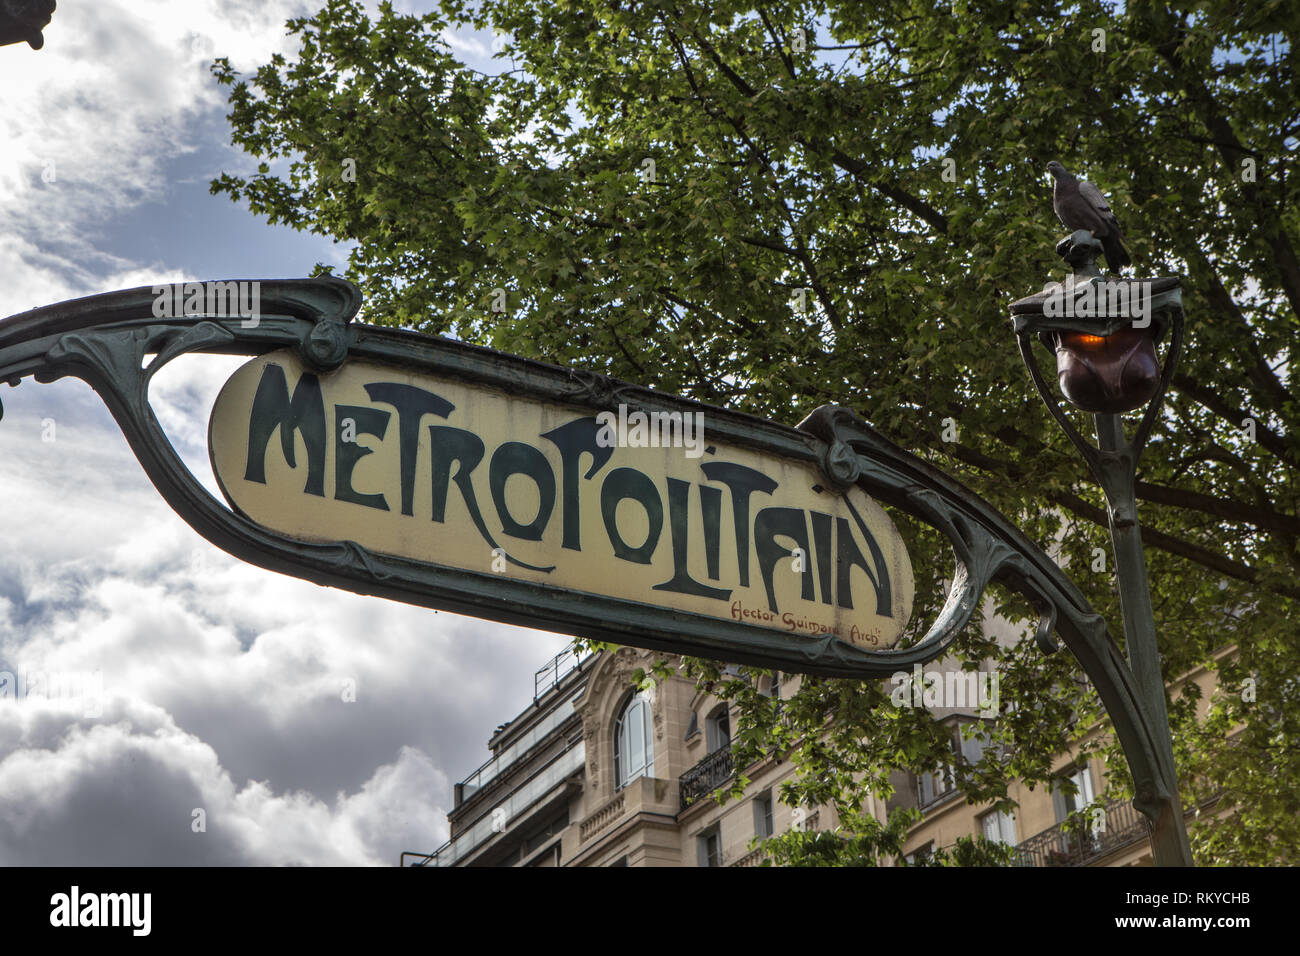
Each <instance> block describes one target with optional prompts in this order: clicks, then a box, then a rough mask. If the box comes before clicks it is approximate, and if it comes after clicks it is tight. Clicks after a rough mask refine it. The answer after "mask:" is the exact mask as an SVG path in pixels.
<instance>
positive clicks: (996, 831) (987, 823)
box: [980, 810, 1016, 846]
mask: <svg viewBox="0 0 1300 956" xmlns="http://www.w3.org/2000/svg"><path fill="white" fill-rule="evenodd" d="M980 830H981V831H982V832H983V834H984V838H985V839H986V840H992V841H993V842H994V843H1006V844H1008V845H1009V846H1015V845H1016V818H1015V816H1014V815H1013V814H1010V813H1003V812H1002V811H1001V810H994V811H993V812H992V813H986V814H984V816H982V817H980Z"/></svg>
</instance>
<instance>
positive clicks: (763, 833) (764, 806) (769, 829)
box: [754, 790, 776, 840]
mask: <svg viewBox="0 0 1300 956" xmlns="http://www.w3.org/2000/svg"><path fill="white" fill-rule="evenodd" d="M774 832H776V828H775V827H774V826H773V825H772V791H771V790H768V791H767V792H766V793H760V794H759V795H758V796H757V797H755V798H754V835H755V836H756V837H758V838H759V839H760V840H766V839H767V838H768V837H770V836H771V835H772V834H773V833H774Z"/></svg>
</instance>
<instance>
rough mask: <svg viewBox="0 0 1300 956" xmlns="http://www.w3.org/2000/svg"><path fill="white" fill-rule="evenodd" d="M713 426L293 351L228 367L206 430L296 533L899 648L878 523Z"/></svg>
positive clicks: (257, 516) (810, 469) (246, 496)
mask: <svg viewBox="0 0 1300 956" xmlns="http://www.w3.org/2000/svg"><path fill="white" fill-rule="evenodd" d="M495 360H496V362H497V364H498V370H499V371H501V372H502V373H508V372H509V370H510V369H511V367H512V365H515V366H518V365H519V363H523V360H520V359H514V358H513V357H508V356H504V355H500V354H499V353H498V354H497V356H496V359H495ZM527 364H528V363H523V365H524V366H526V365H527ZM719 412H720V410H719ZM710 417H711V413H710V412H709V411H700V410H695V411H692V410H686V411H677V410H671V411H670V410H650V411H645V410H642V409H639V408H638V409H631V410H629V408H628V405H627V404H626V403H620V407H619V408H617V409H606V408H601V407H599V405H598V404H588V405H582V404H577V403H561V402H555V401H546V400H540V399H539V398H537V397H535V396H530V395H528V394H526V393H525V392H523V391H521V390H519V389H518V388H513V389H504V388H501V387H491V386H487V385H484V384H480V383H475V382H471V381H466V380H458V379H457V378H455V377H453V376H449V375H429V374H425V373H421V372H418V371H415V370H411V369H409V368H403V367H401V366H398V365H393V364H388V363H376V362H370V361H351V360H350V361H348V362H346V363H344V364H343V365H342V366H341V367H340V368H338V369H337V370H335V371H332V372H328V373H324V374H318V373H315V372H313V371H312V370H310V369H309V368H307V367H306V366H305V365H304V364H303V362H302V360H301V359H300V358H298V356H297V355H296V354H295V353H294V352H291V351H288V350H284V351H279V352H274V353H271V354H268V355H264V356H261V357H260V358H257V359H254V360H253V361H251V362H249V363H248V364H247V365H245V366H244V367H243V368H241V369H240V370H238V371H237V372H236V373H235V374H234V375H233V376H232V377H231V379H230V380H229V381H228V382H227V383H226V385H225V387H224V388H223V389H222V391H221V394H220V396H219V397H218V398H217V401H216V403H215V405H214V407H213V411H212V419H211V426H210V429H209V439H210V448H211V455H212V463H213V468H214V471H215V473H216V476H217V480H218V482H219V484H220V486H221V488H222V491H223V492H224V494H225V495H226V497H227V499H228V500H229V502H230V504H231V506H232V507H233V508H234V509H236V510H237V511H239V512H240V513H242V514H244V515H246V516H247V517H249V518H250V519H251V520H253V521H255V522H257V523H258V524H260V525H262V526H264V527H267V528H271V529H274V530H276V531H279V532H281V533H283V534H285V535H289V536H292V537H295V538H298V539H301V540H304V541H315V542H327V541H353V542H356V543H357V544H358V545H360V546H361V547H363V548H365V549H366V550H367V551H370V552H373V553H376V554H385V555H393V556H398V557H403V558H408V559H412V560H415V561H419V562H423V563H426V564H428V565H431V566H440V567H451V568H455V569H458V570H460V571H463V572H468V573H477V574H480V575H483V576H485V577H487V578H491V579H494V580H497V581H500V580H511V579H514V580H519V581H526V582H530V583H532V584H535V585H539V586H542V587H546V588H556V589H562V590H563V591H565V592H566V593H568V594H570V595H584V594H587V595H599V596H603V597H606V598H616V599H619V600H622V601H627V602H635V603H637V604H642V605H657V606H659V607H661V608H664V609H668V610H671V611H674V612H686V613H689V614H695V615H702V616H706V617H711V618H718V619H722V620H727V621H734V622H738V623H741V624H744V625H748V626H752V627H759V628H766V629H770V630H774V631H778V632H783V633H788V634H796V635H802V636H824V635H830V636H833V637H834V638H836V639H838V640H841V641H844V642H847V643H848V644H850V645H853V646H860V647H863V648H869V649H883V648H889V647H892V646H894V645H895V644H896V643H897V642H898V640H899V637H900V636H901V634H902V632H903V628H904V627H905V625H906V624H907V621H908V619H909V617H910V615H911V606H912V591H913V580H912V568H911V564H910V561H909V559H908V555H907V551H906V549H905V547H904V545H903V542H902V539H901V538H900V537H899V534H898V531H897V529H896V528H895V527H894V524H893V522H892V521H891V520H890V518H889V516H888V515H887V514H886V513H885V512H884V510H883V509H882V508H881V507H880V506H879V505H878V504H876V502H875V501H873V500H872V499H871V498H870V497H869V496H868V495H866V494H865V493H863V492H862V491H861V490H860V489H857V488H853V487H850V488H847V489H843V490H837V489H835V488H833V487H831V485H830V482H828V480H827V479H826V477H825V476H824V475H822V474H821V472H820V471H819V470H818V467H817V465H816V463H815V462H810V461H807V460H798V459H791V458H783V457H779V456H774V455H772V454H770V453H762V452H759V451H756V450H754V449H752V448H746V447H745V446H744V445H743V444H739V443H736V442H733V441H722V440H717V441H714V440H712V439H711V438H710V437H709V435H708V428H709V425H708V422H709V419H710Z"/></svg>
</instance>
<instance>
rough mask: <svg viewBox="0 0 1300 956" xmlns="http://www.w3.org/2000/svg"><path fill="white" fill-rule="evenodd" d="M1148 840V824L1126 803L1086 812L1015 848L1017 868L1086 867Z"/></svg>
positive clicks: (1113, 804)
mask: <svg viewBox="0 0 1300 956" xmlns="http://www.w3.org/2000/svg"><path fill="white" fill-rule="evenodd" d="M1146 838H1147V822H1146V818H1145V817H1143V816H1142V814H1141V813H1139V812H1138V811H1137V810H1136V809H1135V808H1134V807H1133V804H1131V803H1130V802H1129V801H1127V800H1112V801H1111V802H1110V803H1108V804H1106V805H1105V807H1104V812H1098V808H1085V809H1083V810H1081V811H1079V812H1078V813H1076V814H1074V815H1072V816H1070V817H1068V818H1066V819H1065V820H1062V821H1061V822H1060V823H1058V824H1056V826H1053V827H1049V828H1048V829H1046V830H1044V831H1043V832H1041V833H1036V834H1034V835H1033V836H1031V837H1030V838H1029V839H1027V840H1025V841H1023V842H1021V843H1020V844H1018V845H1017V846H1016V865H1017V866H1087V865H1088V864H1089V863H1091V862H1092V861H1093V860H1096V859H1098V858H1099V857H1102V856H1105V855H1106V854H1107V853H1110V852H1111V851H1112V850H1117V849H1119V848H1120V847H1123V846H1128V845H1129V844H1131V843H1136V842H1138V841H1139V840H1145V839H1146Z"/></svg>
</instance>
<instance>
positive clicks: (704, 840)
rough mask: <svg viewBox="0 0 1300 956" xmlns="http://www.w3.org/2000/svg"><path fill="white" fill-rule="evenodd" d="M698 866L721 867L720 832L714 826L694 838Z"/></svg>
mask: <svg viewBox="0 0 1300 956" xmlns="http://www.w3.org/2000/svg"><path fill="white" fill-rule="evenodd" d="M695 842H696V846H697V848H698V850H699V855H700V866H722V831H721V830H720V829H719V828H718V825H717V824H714V825H713V826H712V827H710V828H709V829H707V830H705V831H704V832H703V833H701V834H700V835H699V836H698V837H696V838H695Z"/></svg>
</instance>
